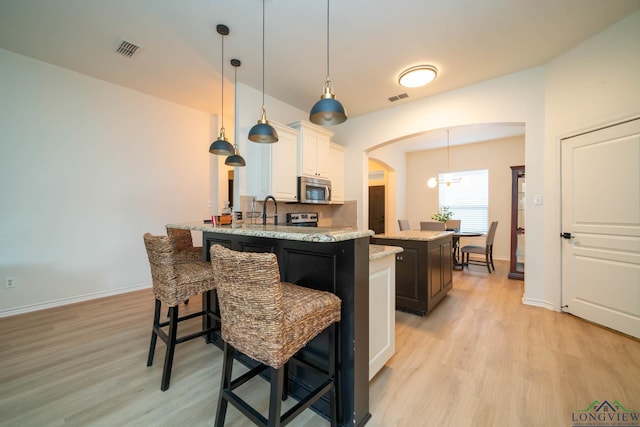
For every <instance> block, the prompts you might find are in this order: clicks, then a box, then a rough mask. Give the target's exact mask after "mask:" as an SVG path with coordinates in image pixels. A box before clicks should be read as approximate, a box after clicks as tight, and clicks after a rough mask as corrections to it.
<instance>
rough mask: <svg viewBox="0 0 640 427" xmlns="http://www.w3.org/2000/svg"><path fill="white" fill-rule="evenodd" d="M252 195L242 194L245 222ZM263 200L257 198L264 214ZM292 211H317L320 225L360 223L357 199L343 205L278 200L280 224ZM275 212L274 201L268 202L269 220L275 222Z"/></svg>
mask: <svg viewBox="0 0 640 427" xmlns="http://www.w3.org/2000/svg"><path fill="white" fill-rule="evenodd" d="M251 200H253V197H251V196H240V206H241V207H242V216H243V220H244V221H245V222H247V221H250V219H249V218H248V217H247V212H248V211H249V210H250V207H251ZM262 203H263V201H262V200H256V210H257V211H258V212H260V215H262ZM290 212H317V213H318V227H338V228H346V227H350V228H356V227H357V225H358V219H357V218H358V217H357V215H358V212H357V202H356V201H355V200H347V201H345V202H344V204H342V205H338V204H336V205H314V204H302V203H286V202H278V224H280V225H283V224H284V223H285V221H286V214H287V213H290ZM274 213H275V209H274V205H273V203H272V202H267V222H268V223H273V215H274ZM261 221H262V218H256V223H260V222H261Z"/></svg>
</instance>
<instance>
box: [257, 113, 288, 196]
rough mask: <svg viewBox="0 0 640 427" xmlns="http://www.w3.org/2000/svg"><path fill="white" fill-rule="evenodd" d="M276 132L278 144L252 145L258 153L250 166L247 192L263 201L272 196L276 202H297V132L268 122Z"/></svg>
mask: <svg viewBox="0 0 640 427" xmlns="http://www.w3.org/2000/svg"><path fill="white" fill-rule="evenodd" d="M269 124H270V125H271V126H273V127H274V129H275V130H276V132H278V142H274V143H273V144H253V143H251V144H253V147H251V148H252V149H253V150H256V151H257V152H258V156H257V164H255V165H249V163H248V162H247V167H251V168H252V173H250V174H248V183H249V185H248V186H247V192H248V193H249V194H251V195H255V196H256V197H258V199H262V198H264V197H266V196H268V195H272V196H273V197H275V198H276V200H278V201H283V202H297V201H298V182H297V169H296V167H297V161H298V158H297V144H298V132H297V131H296V130H295V129H292V128H290V127H288V126H284V125H282V124H280V123H277V122H273V121H271V120H270V121H269Z"/></svg>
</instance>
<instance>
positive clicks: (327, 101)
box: [309, 0, 347, 126]
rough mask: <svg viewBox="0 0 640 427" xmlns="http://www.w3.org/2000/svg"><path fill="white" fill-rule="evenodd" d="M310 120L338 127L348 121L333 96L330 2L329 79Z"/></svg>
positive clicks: (341, 107)
mask: <svg viewBox="0 0 640 427" xmlns="http://www.w3.org/2000/svg"><path fill="white" fill-rule="evenodd" d="M309 120H310V121H311V122H312V123H315V124H317V125H321V126H332V125H338V124H340V123H342V122H344V121H345V120H347V113H346V111H345V110H344V107H343V106H342V104H341V103H340V101H338V100H337V99H336V96H335V95H334V94H333V82H332V81H331V77H329V0H327V79H326V80H325V82H324V91H323V93H322V95H321V96H320V101H318V102H316V103H315V105H314V106H313V108H311V112H310V113H309Z"/></svg>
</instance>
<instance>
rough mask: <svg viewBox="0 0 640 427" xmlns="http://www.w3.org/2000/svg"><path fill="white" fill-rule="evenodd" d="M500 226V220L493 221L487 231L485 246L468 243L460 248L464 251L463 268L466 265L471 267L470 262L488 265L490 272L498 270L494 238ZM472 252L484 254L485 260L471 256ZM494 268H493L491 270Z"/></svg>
mask: <svg viewBox="0 0 640 427" xmlns="http://www.w3.org/2000/svg"><path fill="white" fill-rule="evenodd" d="M497 228H498V221H493V222H492V223H491V225H490V226H489V231H488V232H487V240H486V241H485V245H484V246H478V245H466V246H463V247H462V249H460V252H461V253H462V268H463V269H464V267H465V266H467V268H468V267H469V264H476V265H486V266H487V270H489V273H492V272H493V271H495V270H496V267H495V266H494V265H493V240H494V238H495V236H496V229H497ZM470 254H477V255H484V260H480V259H473V258H470V257H469V255H470ZM491 269H493V270H491Z"/></svg>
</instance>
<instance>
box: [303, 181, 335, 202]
mask: <svg viewBox="0 0 640 427" xmlns="http://www.w3.org/2000/svg"><path fill="white" fill-rule="evenodd" d="M298 201H299V202H300V203H316V204H329V203H331V181H329V180H328V179H323V178H313V177H310V176H299V177H298Z"/></svg>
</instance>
